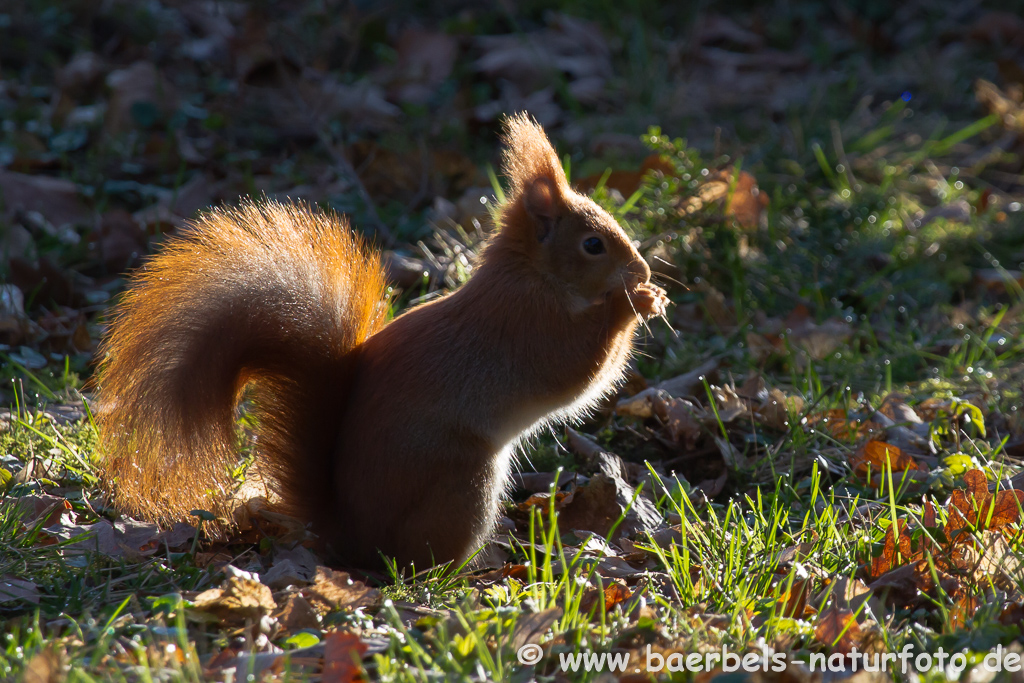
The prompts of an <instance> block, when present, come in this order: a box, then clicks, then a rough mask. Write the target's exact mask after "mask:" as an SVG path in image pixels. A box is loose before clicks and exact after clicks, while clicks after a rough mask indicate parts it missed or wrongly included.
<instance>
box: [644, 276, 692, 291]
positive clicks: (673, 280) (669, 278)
mask: <svg viewBox="0 0 1024 683" xmlns="http://www.w3.org/2000/svg"><path fill="white" fill-rule="evenodd" d="M659 278H660V279H663V280H667V281H668V282H671V283H672V284H676V285H679V286H680V287H682V288H683V289H685V290H687V291H689V289H690V288H689V287H688V286H687V285H686V283H684V282H680V281H679V280H677V279H675V278H674V277H669V276H668V275H665V273H651V281H652V282H653V281H656V280H657V279H659Z"/></svg>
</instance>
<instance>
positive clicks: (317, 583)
mask: <svg viewBox="0 0 1024 683" xmlns="http://www.w3.org/2000/svg"><path fill="white" fill-rule="evenodd" d="M302 595H303V596H304V597H305V598H306V599H307V600H309V601H310V603H311V604H312V605H313V606H314V607H316V608H317V610H319V611H320V612H329V611H331V610H335V609H358V608H360V607H372V606H374V605H376V604H377V603H379V602H380V599H381V593H380V591H379V590H377V589H376V588H370V587H369V586H367V585H366V584H365V583H363V582H362V581H353V580H352V578H351V577H350V576H349V575H348V574H347V573H345V572H339V571H335V570H333V569H330V568H328V567H317V568H316V578H315V579H314V583H313V585H312V586H309V587H307V588H304V589H303V590H302Z"/></svg>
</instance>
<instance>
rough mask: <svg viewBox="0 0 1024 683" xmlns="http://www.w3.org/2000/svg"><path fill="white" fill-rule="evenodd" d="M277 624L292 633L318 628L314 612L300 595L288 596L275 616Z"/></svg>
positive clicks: (318, 623) (318, 622)
mask: <svg viewBox="0 0 1024 683" xmlns="http://www.w3.org/2000/svg"><path fill="white" fill-rule="evenodd" d="M277 619H278V622H279V623H280V624H281V626H283V627H284V628H285V629H287V630H289V631H291V632H292V633H294V632H296V631H301V630H302V629H304V628H320V620H319V619H317V614H316V610H315V609H313V606H312V605H310V604H309V601H308V600H306V598H304V597H302V596H301V595H289V596H288V599H287V601H286V602H285V603H284V607H282V608H281V610H280V611H279V612H278V614H277Z"/></svg>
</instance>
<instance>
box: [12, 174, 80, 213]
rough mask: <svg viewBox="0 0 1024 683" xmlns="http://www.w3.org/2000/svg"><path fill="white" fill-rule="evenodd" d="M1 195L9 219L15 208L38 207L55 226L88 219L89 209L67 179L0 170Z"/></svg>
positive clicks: (25, 209) (76, 187)
mask: <svg viewBox="0 0 1024 683" xmlns="http://www.w3.org/2000/svg"><path fill="white" fill-rule="evenodd" d="M0 198H2V199H3V208H4V209H5V211H6V214H5V215H6V216H7V218H8V219H10V218H11V217H12V216H13V215H14V214H15V212H17V211H38V212H39V213H40V214H42V215H43V218H45V219H46V220H47V221H49V222H50V223H52V224H53V225H54V226H56V227H60V226H62V225H66V224H72V225H75V224H79V223H85V222H87V221H88V220H89V219H90V218H91V216H92V212H91V211H90V210H89V208H88V207H87V206H86V204H85V203H84V202H83V201H82V200H81V199H79V196H78V186H77V185H75V183H73V182H71V181H70V180H64V179H63V178H52V177H50V176H43V175H27V174H23V173H12V172H11V171H5V170H0Z"/></svg>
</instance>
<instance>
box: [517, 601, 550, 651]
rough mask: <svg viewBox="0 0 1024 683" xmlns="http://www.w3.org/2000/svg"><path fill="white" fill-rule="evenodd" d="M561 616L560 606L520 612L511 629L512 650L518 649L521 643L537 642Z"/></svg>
mask: <svg viewBox="0 0 1024 683" xmlns="http://www.w3.org/2000/svg"><path fill="white" fill-rule="evenodd" d="M561 616H562V608H561V607H552V608H550V609H546V610H544V611H542V612H531V613H529V614H526V613H522V614H520V616H519V618H518V619H517V620H516V627H515V630H513V631H512V638H511V640H510V644H511V646H512V650H513V651H518V650H519V648H521V647H522V646H523V645H527V644H529V643H539V642H540V641H541V639H542V638H544V635H545V634H546V633H547V631H548V629H549V628H551V625H552V624H553V623H555V621H556V620H557V619H558V618H559V617H561Z"/></svg>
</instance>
